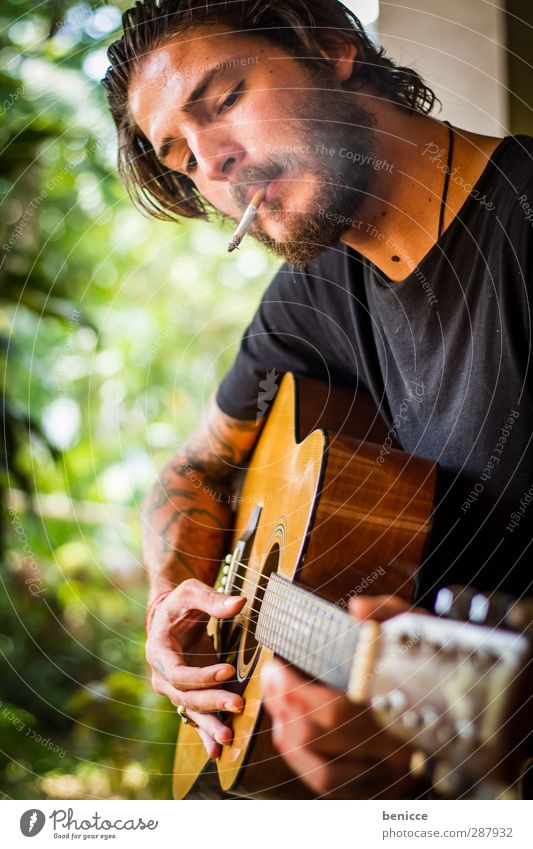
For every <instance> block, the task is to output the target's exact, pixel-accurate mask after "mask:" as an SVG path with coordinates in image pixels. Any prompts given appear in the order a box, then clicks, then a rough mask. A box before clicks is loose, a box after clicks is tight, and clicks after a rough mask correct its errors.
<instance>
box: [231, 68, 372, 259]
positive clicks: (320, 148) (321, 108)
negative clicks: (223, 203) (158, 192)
mask: <svg viewBox="0 0 533 849" xmlns="http://www.w3.org/2000/svg"><path fill="white" fill-rule="evenodd" d="M305 67H306V69H307V73H308V76H309V77H310V79H311V82H312V83H313V85H312V86H311V87H310V88H309V89H306V91H305V95H304V96H303V97H301V99H298V100H297V101H296V102H295V104H294V106H293V108H292V109H291V126H294V128H295V130H296V143H295V144H293V145H292V146H288V147H285V148H281V149H279V150H276V151H275V152H274V155H273V156H271V157H269V159H268V160H266V161H265V163H264V165H263V166H262V168H261V169H259V168H248V169H243V171H242V173H241V179H242V182H241V183H240V185H239V186H237V187H236V188H235V199H236V200H237V202H239V203H243V206H245V205H246V202H245V193H246V188H247V186H249V185H250V184H253V183H255V182H262V181H269V182H270V181H271V180H274V179H276V178H277V177H279V178H280V181H281V183H282V184H283V182H284V181H287V185H291V181H295V184H296V183H300V184H301V183H302V174H303V173H311V174H313V175H314V177H315V179H316V183H317V190H316V193H315V196H314V198H313V203H312V206H311V208H310V209H309V210H306V211H305V212H304V213H301V212H297V211H295V210H290V209H284V208H283V203H282V199H281V197H280V196H279V195H276V196H275V197H274V198H273V199H272V201H271V202H270V204H269V205H268V215H269V217H270V218H271V219H274V218H276V219H278V220H279V221H281V222H283V229H282V236H281V238H280V239H273V238H271V237H270V236H268V235H267V234H266V233H265V232H263V230H262V229H261V226H260V225H259V223H258V222H257V220H256V221H255V222H254V223H253V224H252V226H251V227H250V230H249V234H250V235H251V236H253V237H254V238H255V239H256V241H258V242H260V243H261V244H263V245H265V246H266V247H267V248H268V249H269V250H270V251H272V252H273V253H274V254H276V255H277V256H279V257H281V258H282V259H284V260H286V261H287V262H289V263H291V264H292V265H294V266H296V267H298V268H303V267H304V266H306V265H307V264H308V263H309V262H311V261H312V260H314V259H316V257H318V256H319V255H320V254H321V253H322V252H323V251H324V250H326V249H327V248H330V247H333V246H334V245H336V244H338V242H339V241H340V240H341V237H342V235H343V234H344V233H345V232H346V231H347V230H348V229H349V223H348V224H347V223H346V222H347V221H348V222H351V221H353V220H354V216H355V215H356V214H357V212H358V210H360V208H361V207H362V206H363V205H364V203H365V201H366V200H367V197H368V188H369V184H370V182H371V179H372V173H373V169H372V168H371V167H370V166H369V165H368V163H369V162H370V161H371V160H372V159H373V156H374V153H375V148H376V141H375V133H374V127H375V119H374V116H373V115H372V113H371V112H369V111H368V110H367V109H365V108H364V107H363V106H361V104H360V103H359V102H358V100H357V98H356V96H355V95H354V94H353V93H352V92H350V91H345V90H344V89H339V83H338V80H337V78H336V76H335V74H334V72H333V71H332V70H331V68H330V67H328V66H322V67H319V68H317V67H310V66H309V64H308V63H306V66H305ZM321 89H324V90H321ZM293 121H294V124H292V122H293ZM301 151H305V153H304V154H302V153H301ZM341 152H342V153H341ZM365 163H366V164H365Z"/></svg>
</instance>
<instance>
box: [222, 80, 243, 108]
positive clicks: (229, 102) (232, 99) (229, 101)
mask: <svg viewBox="0 0 533 849" xmlns="http://www.w3.org/2000/svg"><path fill="white" fill-rule="evenodd" d="M243 89H244V81H243V82H240V83H239V85H238V86H237V87H236V88H234V89H233V91H232V92H231V94H230V95H229V97H226V99H225V101H224V103H223V104H222V106H221V107H220V109H219V110H218V114H219V115H220V113H221V112H224V111H225V110H226V109H229V108H230V107H231V106H234V105H235V103H236V102H237V100H238V99H239V97H240V95H241V94H242V91H243Z"/></svg>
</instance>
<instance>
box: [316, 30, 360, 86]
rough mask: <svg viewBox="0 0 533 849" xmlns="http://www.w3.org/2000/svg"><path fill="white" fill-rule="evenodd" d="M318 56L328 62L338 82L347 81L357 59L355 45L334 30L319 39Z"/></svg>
mask: <svg viewBox="0 0 533 849" xmlns="http://www.w3.org/2000/svg"><path fill="white" fill-rule="evenodd" d="M319 51H320V54H321V55H322V56H323V57H324V58H325V59H327V60H328V64H329V65H330V67H331V68H332V70H334V71H335V74H336V76H337V79H338V80H339V82H345V81H346V80H349V79H350V77H351V76H352V73H353V66H354V63H355V61H356V59H357V45H356V44H354V42H353V41H350V40H349V39H347V38H345V37H344V36H343V35H342V34H340V33H338V32H336V31H335V30H328V31H327V32H326V33H324V34H323V36H322V37H321V45H320V48H319Z"/></svg>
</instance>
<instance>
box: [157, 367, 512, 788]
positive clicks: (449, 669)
mask: <svg viewBox="0 0 533 849" xmlns="http://www.w3.org/2000/svg"><path fill="white" fill-rule="evenodd" d="M394 445H395V443H394V441H393V440H392V438H391V434H390V432H388V431H387V429H386V427H385V425H384V423H383V421H382V419H381V417H380V415H379V413H378V411H377V408H376V407H375V405H374V404H373V402H372V400H371V399H370V397H369V396H368V395H366V394H364V393H360V392H359V393H357V395H355V394H354V392H353V391H352V390H348V389H346V388H335V389H332V388H331V387H328V386H326V385H325V384H322V383H320V382H317V381H311V380H309V379H303V378H296V377H295V376H294V375H292V374H286V375H285V376H284V377H283V379H282V381H281V384H280V387H279V390H278V393H277V395H276V398H275V400H274V403H273V405H272V408H271V410H270V413H269V416H268V419H267V421H266V424H265V426H264V428H263V431H262V434H261V436H260V438H259V440H258V443H257V446H256V448H255V451H254V453H253V456H252V458H251V461H250V464H249V467H248V469H247V472H246V475H245V477H244V480H243V482H242V487H241V490H240V495H239V497H238V499H237V501H238V508H237V512H236V517H235V531H234V535H233V545H232V551H231V553H230V554H229V555H228V556H227V557H226V559H225V561H224V563H223V565H222V567H221V572H220V575H219V578H218V580H217V586H218V587H219V588H220V589H223V590H224V591H225V592H229V593H238V594H242V595H245V596H246V598H247V603H246V605H245V607H244V609H243V610H242V611H241V613H240V614H238V615H237V616H236V617H235V618H234V619H232V620H230V621H223V620H214V619H212V620H210V622H209V625H208V633H209V634H210V635H211V636H212V638H213V641H214V644H215V649H216V651H217V652H218V654H219V655H220V659H221V660H223V661H225V662H229V663H233V664H234V665H235V668H236V670H237V675H236V680H235V681H234V682H231V683H230V684H229V685H228V686H230V687H231V688H232V689H233V690H234V691H236V692H239V693H241V694H242V696H243V698H244V700H245V709H244V711H243V713H242V714H241V715H238V716H231V717H230V716H225V715H222V716H223V718H224V719H225V720H226V719H227V721H228V722H231V724H232V729H233V734H234V739H233V743H232V745H230V746H225V747H224V748H223V751H222V754H221V756H220V758H219V759H218V760H217V761H216V762H215V761H211V760H209V759H208V757H207V754H206V752H205V749H204V746H203V744H202V742H201V740H200V737H199V735H198V734H197V732H196V731H195V730H194V728H192V727H191V726H188V725H184V724H182V725H181V727H180V731H179V736H178V745H177V750H176V757H175V765H174V781H173V793H174V797H175V798H176V799H183V798H185V797H187V796H188V797H190V798H191V797H192V798H194V797H195V798H209V797H213V796H218V795H219V794H220V791H224V792H225V793H229V794H233V795H236V796H244V797H250V798H269V797H270V798H285V799H301V798H312V797H313V794H312V792H311V791H310V790H309V788H308V787H307V786H306V785H305V784H304V783H303V782H301V781H300V780H299V779H298V778H297V777H296V776H295V775H294V774H293V773H292V772H291V771H290V769H289V768H288V766H287V765H286V763H285V761H284V760H283V759H282V758H281V757H280V756H279V754H277V752H276V751H275V749H274V748H273V745H272V742H271V735H270V724H269V717H268V714H267V712H266V711H265V710H264V709H263V708H262V705H261V694H260V684H259V676H260V672H261V668H262V666H263V664H264V663H265V661H266V660H267V659H269V658H270V657H272V655H273V654H275V655H277V656H279V657H281V658H283V659H285V660H287V661H288V662H290V663H292V664H294V665H295V666H297V667H298V668H299V669H300V670H302V671H303V672H304V673H306V674H307V675H309V676H311V677H312V678H314V679H319V680H320V681H323V682H324V683H325V684H327V685H329V686H331V687H335V688H338V689H339V690H340V691H343V692H345V693H346V694H347V695H348V696H349V698H351V699H353V700H354V701H355V702H357V703H360V704H364V705H368V706H369V707H370V708H371V710H372V713H373V715H374V716H375V717H376V718H377V719H378V721H379V722H380V723H381V725H383V726H384V727H387V728H388V729H389V731H391V732H392V733H393V734H396V735H397V736H398V738H399V739H401V740H405V741H409V742H411V743H413V742H414V743H415V745H416V747H417V749H418V750H420V752H425V753H427V754H428V756H431V755H433V754H435V753H436V752H437V753H438V755H439V758H440V762H441V763H442V762H443V760H444V762H445V763H446V764H447V766H448V767H449V768H448V773H447V774H448V778H449V775H450V774H453V772H454V771H457V764H458V763H460V764H461V776H462V779H461V780H462V781H465V780H468V779H470V778H473V777H475V776H477V775H479V774H480V772H481V773H482V774H485V775H486V776H491V775H493V776H494V777H495V779H497V780H499V781H500V780H504V781H505V780H508V779H509V776H510V775H511V773H512V770H513V769H515V768H516V758H517V757H518V749H517V748H516V747H515V749H514V755H515V756H516V757H510V756H509V751H505V748H506V746H507V749H508V750H509V749H510V748H512V747H509V746H508V740H507V737H508V734H507V735H505V733H502V734H496V730H497V729H501V728H503V729H506V728H507V730H508V729H509V727H510V724H509V722H508V720H509V719H510V717H512V718H513V723H512V726H513V731H514V732H515V733H521V729H522V730H523V728H522V724H524V723H525V720H523V721H522V719H520V717H522V715H523V710H522V711H519V710H518V707H517V705H518V703H519V701H520V699H519V698H518V696H517V693H520V694H522V693H523V680H522V678H523V675H524V674H525V670H526V668H527V661H528V658H529V642H528V640H526V639H525V638H524V637H523V636H521V635H519V634H516V633H513V632H512V631H503V630H499V631H494V630H493V629H491V628H488V627H480V626H479V625H470V624H465V623H464V622H456V621H451V620H446V619H439V618H437V617H431V616H423V615H419V614H404V615H402V616H398V617H394V618H393V619H391V620H390V621H388V622H385V623H382V624H378V623H375V622H366V623H357V622H356V621H355V620H354V619H353V617H351V616H349V615H348V613H347V612H346V610H345V608H346V606H347V600H348V598H349V597H350V596H351V595H354V594H356V593H359V592H364V593H371V594H373V595H375V594H381V593H394V594H398V596H400V597H401V598H403V599H405V600H407V601H410V600H411V599H412V597H413V591H414V587H415V581H416V575H417V571H418V568H419V566H420V563H421V561H422V558H423V554H424V550H425V546H426V545H427V542H428V536H429V533H430V528H431V514H432V507H433V499H434V489H435V475H436V469H435V466H434V464H433V463H432V462H430V461H428V460H425V459H422V458H419V457H415V456H413V455H409V454H406V453H404V452H402V451H400V450H398V447H397V446H396V447H394ZM494 670H495V671H494ZM489 673H490V674H489ZM519 719H520V721H518V720H519ZM524 727H525V724H524ZM522 736H525V733H524V734H522ZM428 762H429V761H428Z"/></svg>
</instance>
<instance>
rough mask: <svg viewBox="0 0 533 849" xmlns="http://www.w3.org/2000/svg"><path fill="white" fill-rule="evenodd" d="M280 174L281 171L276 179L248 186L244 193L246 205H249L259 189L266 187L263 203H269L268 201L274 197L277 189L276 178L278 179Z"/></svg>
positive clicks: (277, 181)
mask: <svg viewBox="0 0 533 849" xmlns="http://www.w3.org/2000/svg"><path fill="white" fill-rule="evenodd" d="M280 174H281V171H280V172H279V174H277V175H276V177H275V178H274V179H273V180H261V181H260V182H257V183H254V184H253V185H252V186H250V188H249V189H248V190H247V192H246V200H247V203H250V202H251V200H252V198H253V196H254V195H255V193H256V192H257V191H258V190H259V189H261V188H264V187H266V190H267V191H266V196H265V200H264V203H270V201H271V200H272V198H273V197H274V194H275V192H276V191H277V189H278V188H279V179H278V178H279V176H280Z"/></svg>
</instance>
